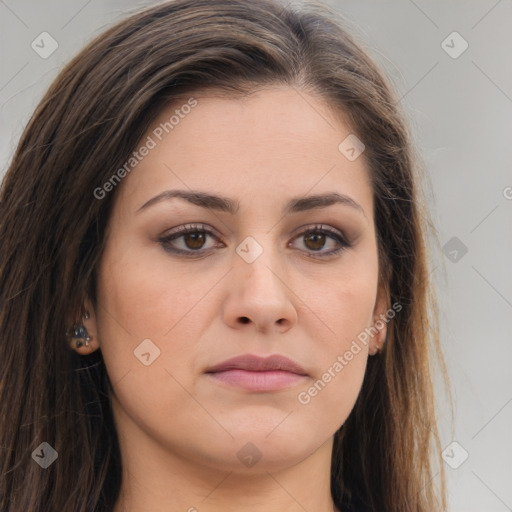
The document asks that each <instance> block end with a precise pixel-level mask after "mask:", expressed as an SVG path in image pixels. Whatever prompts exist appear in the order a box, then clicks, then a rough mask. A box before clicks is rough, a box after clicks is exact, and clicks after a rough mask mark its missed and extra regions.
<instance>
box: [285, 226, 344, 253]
mask: <svg viewBox="0 0 512 512" xmlns="http://www.w3.org/2000/svg"><path fill="white" fill-rule="evenodd" d="M297 242H298V245H299V247H298V249H301V250H302V251H303V252H305V253H306V255H308V256H310V257H313V258H324V257H326V258H327V257H329V256H335V255H336V254H338V253H339V252H341V251H343V250H344V249H347V248H348V247H351V244H350V243H349V241H348V240H347V238H346V236H345V234H344V233H343V232H342V231H339V230H337V229H334V228H332V227H330V226H324V225H322V224H318V225H316V226H313V227H310V228H308V229H305V230H303V231H302V232H301V233H299V235H297V236H296V237H295V238H294V242H293V243H292V244H293V245H295V244H296V243H297ZM295 247H297V245H295Z"/></svg>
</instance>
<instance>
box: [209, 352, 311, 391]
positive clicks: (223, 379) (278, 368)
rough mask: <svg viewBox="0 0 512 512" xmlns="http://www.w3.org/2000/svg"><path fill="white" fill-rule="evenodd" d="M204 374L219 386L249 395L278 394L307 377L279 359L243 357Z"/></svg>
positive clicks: (301, 370)
mask: <svg viewBox="0 0 512 512" xmlns="http://www.w3.org/2000/svg"><path fill="white" fill-rule="evenodd" d="M205 373H206V375H208V376H209V377H211V378H212V379H214V380H215V381H216V382H218V383H221V384H222V385H226V386H228V387H236V388H241V389H245V390H247V391H252V392H268V391H279V390H282V389H286V388H289V387H291V386H294V385H296V384H298V383H300V382H302V381H303V380H304V379H305V378H307V377H308V374H307V372H306V370H304V368H302V366H300V365H299V364H298V363H296V362H295V361H292V360H291V359H288V358H287V357H284V356H281V355H274V356H270V357H265V358H262V357H259V356H255V355H251V354H246V355H242V356H238V357H234V358H232V359H228V360H227V361H224V362H222V363H220V364H218V365H215V366H213V367H210V368H208V369H207V370H206V372H205Z"/></svg>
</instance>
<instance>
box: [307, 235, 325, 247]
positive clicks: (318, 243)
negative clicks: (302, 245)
mask: <svg viewBox="0 0 512 512" xmlns="http://www.w3.org/2000/svg"><path fill="white" fill-rule="evenodd" d="M308 242H313V246H310V245H309V244H308ZM324 245H325V235H324V234H323V233H311V234H309V235H306V246H307V247H308V248H309V249H321V248H322V247H323V246H324Z"/></svg>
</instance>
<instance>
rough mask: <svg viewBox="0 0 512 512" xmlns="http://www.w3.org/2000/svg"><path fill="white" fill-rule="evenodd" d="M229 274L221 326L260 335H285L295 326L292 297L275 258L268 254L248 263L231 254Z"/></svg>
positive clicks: (293, 296)
mask: <svg viewBox="0 0 512 512" xmlns="http://www.w3.org/2000/svg"><path fill="white" fill-rule="evenodd" d="M233 257H234V262H233V264H234V265H233V266H234V268H233V271H231V272H230V273H229V282H228V283H227V286H228V287H229V293H228V296H227V298H226V301H225V303H224V309H223V319H224V322H225V323H226V324H227V325H229V326H230V327H232V328H235V329H240V328H244V329H250V328H252V329H256V330H257V331H259V332H263V333H272V332H280V333H283V332H286V331H288V330H289V329H291V327H292V326H293V325H295V324H296V323H297V310H296V307H295V306H294V298H295V295H294V294H293V292H292V287H291V285H290V283H289V282H287V275H286V272H284V271H283V270H282V268H283V267H282V266H280V265H279V264H278V257H277V256H274V255H272V254H271V252H270V251H267V250H265V251H263V253H262V254H261V255H260V256H259V257H258V258H257V259H256V260H255V261H253V262H252V263H247V262H246V261H244V260H243V259H242V258H240V257H239V256H238V254H234V255H233Z"/></svg>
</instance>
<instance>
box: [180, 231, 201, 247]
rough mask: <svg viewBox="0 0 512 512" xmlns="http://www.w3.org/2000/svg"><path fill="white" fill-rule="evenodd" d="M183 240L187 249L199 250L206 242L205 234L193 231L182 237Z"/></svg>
mask: <svg viewBox="0 0 512 512" xmlns="http://www.w3.org/2000/svg"><path fill="white" fill-rule="evenodd" d="M183 240H184V242H185V245H186V246H187V248H188V249H201V248H202V247H203V245H204V244H205V242H206V236H205V233H202V232H200V231H194V232H191V233H187V234H186V235H183Z"/></svg>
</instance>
